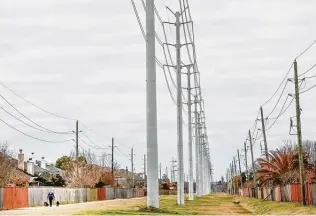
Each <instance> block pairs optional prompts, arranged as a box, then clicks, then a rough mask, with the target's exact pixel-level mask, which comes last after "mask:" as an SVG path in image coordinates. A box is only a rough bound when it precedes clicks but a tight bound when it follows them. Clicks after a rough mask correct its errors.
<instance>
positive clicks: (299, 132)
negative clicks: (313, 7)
mask: <svg viewBox="0 0 316 216" xmlns="http://www.w3.org/2000/svg"><path fill="white" fill-rule="evenodd" d="M294 81H295V102H296V121H297V122H296V125H297V126H296V129H297V142H298V156H299V166H300V176H301V190H302V198H303V199H302V200H303V205H304V206H305V205H306V196H305V170H304V158H303V147H302V126H301V107H300V92H299V86H298V71H297V62H296V59H295V61H294Z"/></svg>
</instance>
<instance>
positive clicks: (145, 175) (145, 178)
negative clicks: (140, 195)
mask: <svg viewBox="0 0 316 216" xmlns="http://www.w3.org/2000/svg"><path fill="white" fill-rule="evenodd" d="M144 181H145V186H146V181H147V174H146V154H144Z"/></svg>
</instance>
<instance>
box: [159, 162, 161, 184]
mask: <svg viewBox="0 0 316 216" xmlns="http://www.w3.org/2000/svg"><path fill="white" fill-rule="evenodd" d="M159 183H160V184H161V163H160V164H159Z"/></svg>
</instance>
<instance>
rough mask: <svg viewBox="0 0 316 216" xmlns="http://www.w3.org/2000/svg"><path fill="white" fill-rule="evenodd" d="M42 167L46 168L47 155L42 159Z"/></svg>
mask: <svg viewBox="0 0 316 216" xmlns="http://www.w3.org/2000/svg"><path fill="white" fill-rule="evenodd" d="M41 168H43V169H46V161H45V157H42V160H41Z"/></svg>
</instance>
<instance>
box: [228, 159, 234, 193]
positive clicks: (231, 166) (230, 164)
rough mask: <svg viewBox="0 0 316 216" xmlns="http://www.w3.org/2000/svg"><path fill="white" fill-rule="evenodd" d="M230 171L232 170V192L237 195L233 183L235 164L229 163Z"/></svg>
mask: <svg viewBox="0 0 316 216" xmlns="http://www.w3.org/2000/svg"><path fill="white" fill-rule="evenodd" d="M229 169H230V176H231V177H230V181H231V191H232V193H235V187H234V182H233V179H234V169H233V164H232V163H229Z"/></svg>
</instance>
